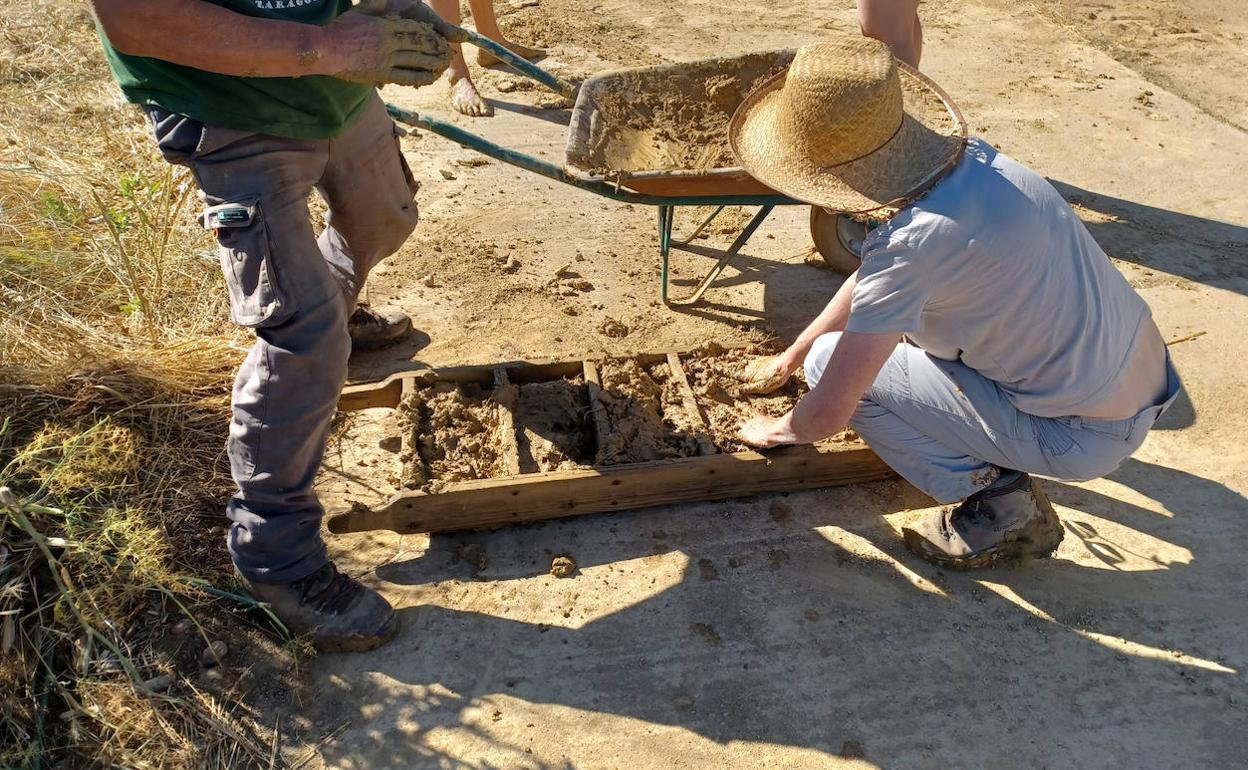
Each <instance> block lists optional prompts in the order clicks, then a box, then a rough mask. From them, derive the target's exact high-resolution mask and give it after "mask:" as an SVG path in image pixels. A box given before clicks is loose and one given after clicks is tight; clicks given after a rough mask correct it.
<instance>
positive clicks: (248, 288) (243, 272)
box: [200, 196, 295, 328]
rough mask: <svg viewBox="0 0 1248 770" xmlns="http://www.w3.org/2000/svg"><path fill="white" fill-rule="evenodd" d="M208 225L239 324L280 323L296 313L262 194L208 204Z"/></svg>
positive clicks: (233, 315)
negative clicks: (274, 251)
mask: <svg viewBox="0 0 1248 770" xmlns="http://www.w3.org/2000/svg"><path fill="white" fill-rule="evenodd" d="M200 221H202V222H203V224H204V228H205V229H207V230H211V231H212V232H213V233H214V234H215V235H216V236H217V242H218V243H219V244H220V254H221V271H222V272H223V273H224V274H225V283H226V286H227V287H228V288H229V291H230V316H231V317H232V318H233V319H234V323H236V324H238V325H239V326H247V327H252V328H258V327H263V326H276V325H277V324H280V323H282V322H283V321H285V320H286V319H288V318H290V316H291V315H292V314H293V313H294V311H295V308H294V305H293V303H291V302H290V301H289V298H288V297H287V296H286V295H285V293H284V292H283V291H282V286H281V276H280V275H279V273H278V270H277V269H276V266H275V265H274V264H273V255H272V249H271V248H270V246H271V244H270V243H269V232H268V228H267V227H266V226H265V223H264V214H263V212H262V211H261V208H260V198H259V196H250V197H246V198H240V199H238V200H234V201H225V202H223V203H218V204H216V205H213V206H209V207H208V208H206V209H204V214H203V216H202V217H201V220H200Z"/></svg>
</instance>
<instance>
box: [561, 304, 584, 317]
mask: <svg viewBox="0 0 1248 770" xmlns="http://www.w3.org/2000/svg"><path fill="white" fill-rule="evenodd" d="M563 314H564V315H580V314H581V311H579V310H577V309H576V308H575V307H573V306H571V305H564V306H563Z"/></svg>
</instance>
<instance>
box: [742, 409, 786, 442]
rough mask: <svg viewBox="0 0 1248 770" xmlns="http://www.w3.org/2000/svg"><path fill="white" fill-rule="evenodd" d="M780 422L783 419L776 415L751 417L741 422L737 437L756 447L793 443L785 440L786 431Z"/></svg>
mask: <svg viewBox="0 0 1248 770" xmlns="http://www.w3.org/2000/svg"><path fill="white" fill-rule="evenodd" d="M780 423H781V420H779V419H777V418H775V417H766V416H764V415H758V416H757V417H751V418H750V419H748V420H746V421H745V422H743V423H741V427H740V428H739V429H738V430H737V438H739V439H741V441H742V443H745V444H748V445H750V446H752V447H754V448H755V449H770V448H771V447H773V446H779V445H780V444H786V443H791V441H785V440H784V439H785V435H784V434H785V431H784V429H783V426H782V425H781V424H780Z"/></svg>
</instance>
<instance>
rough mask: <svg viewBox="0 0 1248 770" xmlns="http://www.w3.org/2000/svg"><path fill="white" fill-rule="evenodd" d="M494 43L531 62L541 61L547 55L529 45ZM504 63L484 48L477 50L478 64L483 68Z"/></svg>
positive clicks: (506, 42)
mask: <svg viewBox="0 0 1248 770" xmlns="http://www.w3.org/2000/svg"><path fill="white" fill-rule="evenodd" d="M494 42H496V43H498V44H499V45H501V46H502V47H503V48H506V49H507V50H509V51H511V52H512V53H514V54H517V55H519V56H521V57H523V58H525V59H528V60H529V61H533V60H535V59H540V58H542V57H543V56H545V55H546V52H545V51H543V50H542V49H541V48H530V47H529V46H527V45H520V44H519V43H510V42H508V41H506V40H496V41H494ZM502 61H503V60H502V59H500V58H498V57H497V56H495V55H494V54H492V53H490V52H489V51H487V50H485V49H484V48H478V49H477V64H480V65H481V66H482V67H491V66H493V65H495V64H500V63H502Z"/></svg>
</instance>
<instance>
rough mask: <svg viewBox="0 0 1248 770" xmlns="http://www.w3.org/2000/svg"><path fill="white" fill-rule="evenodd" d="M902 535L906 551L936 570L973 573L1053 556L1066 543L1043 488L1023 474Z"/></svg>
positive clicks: (1059, 523)
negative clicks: (1019, 560)
mask: <svg viewBox="0 0 1248 770" xmlns="http://www.w3.org/2000/svg"><path fill="white" fill-rule="evenodd" d="M902 535H903V536H904V537H905V540H906V547H907V548H909V549H910V550H911V551H913V552H914V553H916V554H918V555H919V556H922V557H923V558H924V559H927V560H928V561H930V562H932V563H934V564H939V565H940V566H942V567H949V568H952V569H974V568H976V567H991V566H994V565H995V564H997V563H998V562H1001V561H1012V560H1017V559H1022V558H1034V559H1040V558H1044V557H1046V556H1049V555H1050V554H1052V553H1053V551H1055V550H1057V545H1058V543H1060V542H1062V525H1061V522H1059V521H1058V520H1057V514H1056V513H1054V512H1053V506H1052V505H1051V504H1050V503H1049V499H1048V498H1047V497H1045V496H1044V493H1043V492H1041V491H1040V488H1039V486H1038V485H1037V484H1035V483H1034V482H1033V481H1032V480H1031V477H1030V476H1028V475H1027V474H1026V473H1019V474H1018V477H1017V478H1015V479H1013V480H1010V481H1008V482H1006V483H1004V484H1002V485H1000V486H998V487H989V488H988V489H985V490H982V491H980V492H976V493H975V494H973V495H971V496H970V497H968V498H966V499H965V500H963V501H962V502H961V504H959V505H957V506H952V507H948V508H943V509H941V510H940V511H937V512H936V513H934V514H933V515H932V516H931V517H930V518H929V519H928V520H927V521H925V522H923V523H921V524H919V525H918V526H916V527H915V528H914V529H910V528H903V529H902Z"/></svg>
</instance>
